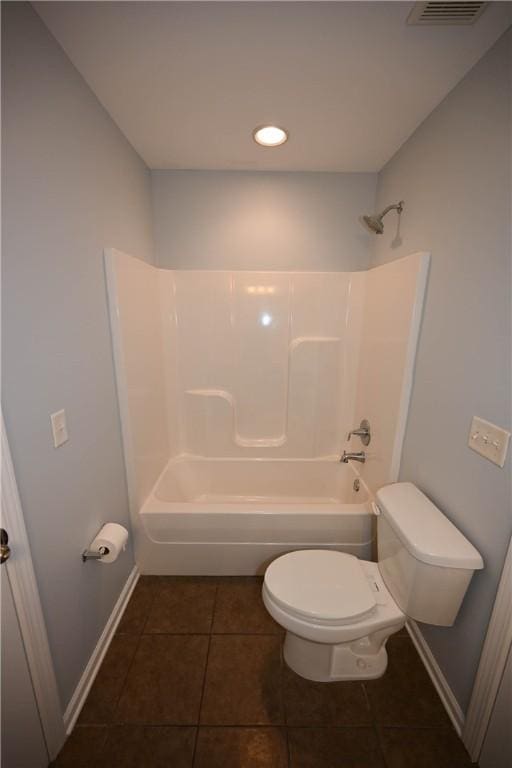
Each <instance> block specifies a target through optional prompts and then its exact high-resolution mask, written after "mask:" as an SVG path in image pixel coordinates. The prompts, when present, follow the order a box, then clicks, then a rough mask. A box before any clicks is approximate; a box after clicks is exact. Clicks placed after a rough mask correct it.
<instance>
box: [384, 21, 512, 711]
mask: <svg viewBox="0 0 512 768" xmlns="http://www.w3.org/2000/svg"><path fill="white" fill-rule="evenodd" d="M511 41H512V38H511V33H510V32H509V33H508V35H507V36H506V37H504V38H502V39H501V41H499V42H498V44H497V45H496V46H495V47H494V48H493V49H492V50H491V51H490V52H489V53H488V54H487V55H486V56H485V57H484V58H483V59H481V61H480V62H479V63H478V64H477V65H476V66H475V68H474V69H473V70H472V71H471V72H470V73H469V74H468V75H467V76H466V78H465V79H464V80H463V81H462V82H461V83H460V84H459V85H458V86H457V87H456V88H455V89H454V90H453V91H452V92H451V93H450V94H449V96H448V97H447V98H446V99H445V101H444V102H443V103H442V104H441V105H440V106H439V107H438V108H437V109H436V110H435V111H434V112H433V113H432V114H431V115H430V116H429V117H428V118H427V120H425V122H424V123H423V124H422V125H421V126H420V128H418V130H417V131H416V132H415V134H414V135H413V136H412V137H411V138H410V139H409V140H408V141H407V143H406V144H405V145H404V146H403V147H402V148H401V149H400V151H399V152H398V153H397V154H396V155H395V157H394V158H393V159H392V160H391V161H390V162H389V163H388V164H387V165H386V167H385V168H384V169H383V171H382V172H381V173H380V175H379V183H378V206H377V207H378V208H381V207H384V206H385V205H386V204H388V203H390V202H393V201H395V200H398V199H400V198H403V199H404V200H405V209H404V213H403V215H402V222H401V227H400V233H399V235H398V236H397V232H396V224H395V222H396V219H395V218H394V214H389V216H388V217H387V218H386V219H385V222H386V229H385V232H384V235H383V236H382V237H378V238H376V241H375V242H376V262H377V263H381V262H385V261H389V260H391V259H395V258H398V257H400V256H404V255H405V254H407V253H410V252H411V251H415V250H420V249H421V250H423V249H424V250H428V251H431V252H432V266H431V273H430V280H429V286H428V294H427V301H426V308H425V314H424V322H423V329H422V333H421V338H420V346H419V352H418V360H417V367H416V377H415V383H414V390H413V395H412V403H411V410H410V416H409V422H408V426H407V433H406V438H405V445H404V452H403V461H402V468H401V478H402V479H403V480H411V481H413V482H415V483H416V484H417V485H418V486H419V487H420V488H422V489H423V490H424V491H425V492H426V493H427V494H428V495H429V496H431V498H432V499H434V501H435V502H437V503H438V505H439V506H440V507H441V508H442V509H444V510H445V511H446V513H447V514H448V516H449V517H450V518H451V520H452V521H453V522H454V523H455V524H456V525H457V526H458V527H459V528H460V529H461V530H462V531H463V532H464V533H465V534H466V535H467V536H468V537H469V539H470V540H471V541H472V542H473V543H474V544H475V545H476V546H477V547H478V549H479V550H480V552H481V553H482V555H483V557H484V560H485V570H484V571H483V572H482V573H480V574H478V575H477V576H476V577H475V579H474V580H473V583H472V586H471V587H470V591H469V594H468V595H467V598H466V601H465V603H464V606H463V608H462V611H461V613H460V615H459V617H458V620H457V622H456V624H455V626H454V627H453V628H450V629H446V628H444V629H441V628H434V627H427V626H424V627H423V628H422V631H423V634H424V636H425V638H426V639H427V641H428V644H429V646H430V648H431V649H432V651H433V653H434V655H435V657H436V659H437V661H438V662H439V664H440V666H441V668H442V670H443V672H444V673H445V675H446V677H447V679H448V681H449V683H450V685H451V686H452V689H453V691H454V693H455V694H456V696H457V698H458V700H459V703H460V705H461V706H462V708H463V709H465V708H466V706H467V703H468V700H469V696H470V692H471V687H472V683H473V679H474V675H475V672H476V668H477V664H478V659H479V654H480V650H481V645H482V642H483V639H484V635H485V631H486V628H487V623H488V620H489V614H490V611H491V608H492V604H493V600H494V595H495V591H496V588H497V584H498V580H499V574H500V570H501V568H502V565H503V561H504V557H505V553H506V549H507V545H508V539H509V537H510V534H511V532H512V508H511V493H510V491H511V485H510V483H511V478H510V456H509V458H508V462H507V464H506V467H505V469H499V468H498V467H496V466H495V465H493V464H491V463H490V462H488V461H486V460H485V459H483V458H481V457H479V456H478V455H477V454H476V453H473V451H471V450H470V449H469V448H468V447H467V440H468V434H469V426H470V422H471V417H472V416H473V415H474V414H476V415H479V416H482V417H483V418H485V419H488V420H489V421H493V422H496V423H497V424H500V425H502V426H504V427H506V428H508V429H510V426H511V402H510V393H511V380H510V354H511V333H510V316H511V315H510V312H511V307H510V292H511V291H510V288H511V249H510V216H511V195H510V170H511V160H510V158H511V146H510V140H511V121H510V86H511V83H510V49H511Z"/></svg>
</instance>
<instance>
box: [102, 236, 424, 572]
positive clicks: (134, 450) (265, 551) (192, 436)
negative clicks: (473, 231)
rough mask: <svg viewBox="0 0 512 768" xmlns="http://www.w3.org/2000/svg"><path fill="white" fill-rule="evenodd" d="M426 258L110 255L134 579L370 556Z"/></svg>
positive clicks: (401, 422) (390, 476) (408, 372)
mask: <svg viewBox="0 0 512 768" xmlns="http://www.w3.org/2000/svg"><path fill="white" fill-rule="evenodd" d="M428 260H429V257H428V255H427V254H413V255H412V256H410V257H407V258H405V259H400V260H399V261H396V262H392V263H391V264H387V265H385V266H382V267H377V268H375V269H372V270H368V271H366V272H352V273H344V272H329V273H327V272H322V273H320V272H319V273H314V272H223V271H218V272H217V271H171V270H165V269H158V268H156V267H153V266H151V265H148V264H147V263H146V262H143V261H140V260H138V259H135V258H133V257H131V256H127V255H125V254H123V253H120V252H119V251H115V250H108V251H106V253H105V263H106V272H107V285H108V295H109V306H110V316H111V327H112V336H113V347H114V358H115V365H116V378H117V385H118V393H119V403H120V411H121V421H122V427H123V441H124V453H125V462H126V470H127V479H128V486H129V494H130V506H131V514H132V522H133V528H134V536H135V548H136V556H137V562H138V565H139V568H140V570H141V571H142V572H143V573H147V574H151V573H154V574H162V573H163V574H165V573H168V574H173V573H174V574H177V573H192V574H212V575H215V574H252V573H258V572H261V571H262V570H263V569H264V567H265V566H266V564H267V563H268V561H269V560H270V559H272V558H273V557H275V556H277V555H279V554H281V553H283V552H286V551H289V550H291V549H297V548H304V547H308V546H309V547H311V546H314V547H330V548H335V549H340V550H343V551H347V552H352V553H353V554H356V555H358V556H360V557H369V556H370V551H371V542H372V529H373V526H372V513H371V507H370V501H371V498H372V493H373V491H374V490H376V489H377V488H378V487H380V486H381V485H383V484H385V483H386V482H391V481H393V480H395V479H396V478H397V474H398V468H399V461H400V452H401V444H402V439H403V433H404V429H405V420H406V416H407V408H408V402H409V396H410V386H411V381H412V372H413V365H414V356H415V350H416V344H417V338H418V333H419V326H420V318H421V308H422V303H423V296H424V289H425V284H426V276H427V270H428ZM362 418H367V419H369V420H370V423H371V425H372V442H371V444H370V445H369V446H368V448H367V449H366V453H367V462H366V463H365V464H364V465H359V466H358V468H357V469H356V468H354V467H353V466H352V465H342V464H340V463H339V456H340V454H341V452H342V451H343V448H348V443H347V442H346V438H347V433H348V431H349V430H350V429H352V428H353V427H354V426H356V425H357V424H359V421H360V420H361V419H362ZM351 447H352V448H356V449H359V448H360V445H359V443H358V441H357V440H356V439H355V438H352V442H351ZM356 477H357V478H358V479H359V481H360V483H359V488H360V489H359V491H355V490H354V488H353V485H354V480H355V479H356Z"/></svg>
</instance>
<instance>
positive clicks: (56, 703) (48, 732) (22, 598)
mask: <svg viewBox="0 0 512 768" xmlns="http://www.w3.org/2000/svg"><path fill="white" fill-rule="evenodd" d="M1 421H2V426H1V431H2V435H1V470H2V476H1V486H2V491H1V499H2V527H3V528H5V529H6V530H7V532H8V534H9V540H10V542H12V543H13V544H14V548H13V551H12V554H11V556H10V558H9V560H8V561H7V562H6V563H4V565H3V566H2V567H3V568H7V573H8V576H9V582H10V585H11V589H12V596H13V600H14V606H15V609H16V613H17V616H18V622H19V626H20V631H21V636H22V638H23V644H24V646H25V654H26V657H27V663H28V668H29V672H30V676H31V679H32V686H33V688H34V694H35V699H36V703H37V708H38V710H39V717H40V720H41V726H42V729H43V734H44V738H45V741H46V746H47V749H48V755H49V758H50V760H53V759H54V758H55V757H56V756H57V754H58V753H59V751H60V749H61V748H62V745H63V744H64V741H65V738H66V731H65V728H64V721H63V717H62V706H61V702H60V697H59V692H58V687H57V679H56V677H55V670H54V667H53V660H52V656H51V653H50V646H49V643H48V635H47V632H46V625H45V621H44V616H43V610H42V607H41V600H40V597H39V590H38V587H37V581H36V575H35V571H34V566H33V563H32V555H31V551H30V544H29V540H28V536H27V529H26V527H25V520H24V518H23V510H22V507H21V501H20V496H19V493H18V486H17V484H16V477H15V474H14V467H13V463H12V458H11V452H10V449H9V443H8V440H7V433H6V430H5V424H4V418H3V414H2V419H1Z"/></svg>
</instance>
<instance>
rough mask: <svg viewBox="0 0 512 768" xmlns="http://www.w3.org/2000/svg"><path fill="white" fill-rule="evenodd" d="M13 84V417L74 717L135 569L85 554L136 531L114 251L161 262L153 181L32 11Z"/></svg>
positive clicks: (16, 21) (17, 49) (36, 552)
mask: <svg viewBox="0 0 512 768" xmlns="http://www.w3.org/2000/svg"><path fill="white" fill-rule="evenodd" d="M2 76H3V78H2V79H3V82H2V96H3V104H2V112H3V115H2V116H3V135H2V139H3V141H2V161H3V179H2V182H3V200H2V203H3V210H2V214H3V242H2V246H3V306H2V309H3V331H4V336H3V370H2V373H3V392H2V395H3V409H4V414H5V418H6V424H7V431H8V438H9V441H10V445H11V450H12V454H13V460H14V465H15V470H16V475H17V479H18V484H19V488H20V494H21V500H22V504H23V510H24V514H25V520H26V524H27V528H28V533H29V538H30V543H31V546H32V552H33V558H34V565H35V569H36V574H37V579H38V582H39V588H40V593H41V598H42V602H43V609H44V614H45V617H46V622H47V628H48V632H49V636H50V645H51V649H52V652H53V658H54V661H55V668H56V673H57V678H58V683H59V688H60V692H61V697H62V703H63V705H64V706H65V705H66V704H67V703H68V701H69V698H70V696H71V694H72V692H73V690H74V688H75V686H76V684H77V682H78V679H79V677H80V675H81V673H82V672H83V669H84V667H85V665H86V663H87V661H88V659H89V657H90V654H91V652H92V650H93V648H94V646H95V644H96V642H97V640H98V638H99V635H100V633H101V631H102V630H103V627H104V625H105V623H106V620H107V618H108V616H109V614H110V612H111V611H112V608H113V605H114V603H115V601H116V599H117V597H118V595H119V593H120V590H121V588H122V586H123V584H124V583H125V581H126V578H127V576H128V574H129V572H130V570H131V568H132V567H133V556H132V553H131V550H130V551H127V552H126V553H125V554H124V555H123V556H122V557H121V558H120V559H119V560H118V562H117V563H115V564H113V565H110V566H106V565H105V566H103V565H98V564H96V563H88V564H86V565H83V564H82V562H81V560H80V552H81V550H82V549H83V548H84V547H85V546H86V545H87V544H88V543H89V542H90V540H91V539H92V537H93V536H94V535H95V533H96V532H97V530H98V528H99V527H100V526H101V524H102V523H103V522H104V521H107V520H113V521H117V522H120V523H124V524H125V525H127V524H128V504H127V495H126V486H125V478H124V467H123V458H122V450H121V437H120V426H119V417H118V410H117V403H116V392H115V387H114V374H113V365H112V354H111V345H110V334H109V326H108V315H107V305H106V293H105V281H104V276H103V263H102V249H103V247H104V246H115V247H116V248H120V249H124V250H126V251H128V252H129V253H132V254H136V255H138V256H140V257H144V258H147V259H149V258H150V257H151V252H152V238H151V210H150V203H151V200H150V184H149V173H148V171H147V169H146V168H145V166H144V164H143V163H142V162H141V160H140V159H139V157H138V156H137V155H136V154H135V152H134V151H133V149H132V148H131V147H130V145H129V144H128V143H127V141H126V139H125V138H124V137H123V136H122V135H121V133H120V132H119V130H118V129H117V128H116V126H115V125H114V124H113V123H112V121H111V120H110V118H109V117H108V115H107V114H106V112H105V111H104V110H103V109H102V107H101V106H100V105H99V103H98V102H97V100H96V98H95V97H94V96H93V95H92V93H91V91H90V90H89V88H88V87H87V86H86V84H85V83H84V81H83V80H82V78H81V77H80V75H79V74H78V73H77V72H76V70H75V69H74V68H73V66H72V65H71V63H70V62H69V60H68V59H67V57H66V56H65V54H64V53H63V51H62V50H61V49H60V47H59V46H58V45H57V43H56V42H55V40H54V39H53V38H52V37H51V36H50V34H49V33H48V31H47V30H46V28H45V27H44V26H43V24H42V22H41V20H40V19H39V17H38V16H37V15H36V14H35V13H34V11H33V10H32V9H31V7H30V6H29V5H28V4H25V3H3V4H2ZM60 408H65V409H66V412H67V418H68V428H69V435H70V439H69V442H68V443H66V444H65V445H64V446H63V447H61V448H59V449H58V450H55V449H54V448H53V445H52V438H51V432H50V420H49V414H50V413H52V412H53V411H56V410H58V409H60Z"/></svg>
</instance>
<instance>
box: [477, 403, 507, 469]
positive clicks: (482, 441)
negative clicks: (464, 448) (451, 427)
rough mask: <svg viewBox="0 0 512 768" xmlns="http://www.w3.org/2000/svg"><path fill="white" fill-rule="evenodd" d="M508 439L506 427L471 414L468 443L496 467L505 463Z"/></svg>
mask: <svg viewBox="0 0 512 768" xmlns="http://www.w3.org/2000/svg"><path fill="white" fill-rule="evenodd" d="M509 440H510V432H507V430H506V429H502V428H501V427H497V426H496V424H491V422H490V421H485V419H480V418H479V417H478V416H473V421H472V422H471V429H470V431H469V440H468V445H469V447H470V448H471V449H472V450H473V451H476V452H477V453H479V454H480V455H481V456H484V458H486V459H489V461H492V462H493V463H494V464H497V465H498V467H503V465H504V464H505V459H506V458H507V450H508V443H509Z"/></svg>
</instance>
